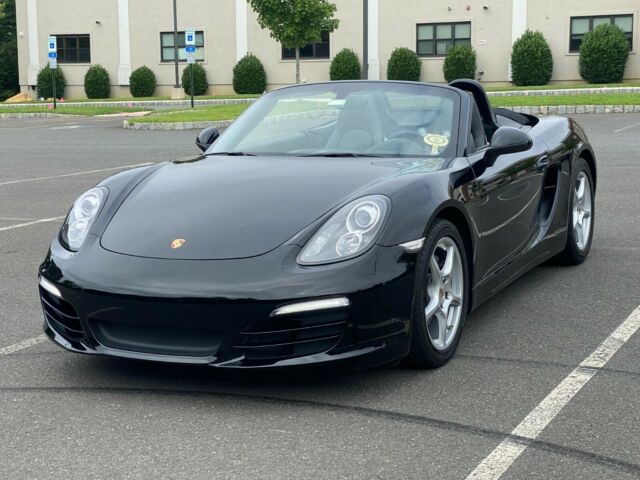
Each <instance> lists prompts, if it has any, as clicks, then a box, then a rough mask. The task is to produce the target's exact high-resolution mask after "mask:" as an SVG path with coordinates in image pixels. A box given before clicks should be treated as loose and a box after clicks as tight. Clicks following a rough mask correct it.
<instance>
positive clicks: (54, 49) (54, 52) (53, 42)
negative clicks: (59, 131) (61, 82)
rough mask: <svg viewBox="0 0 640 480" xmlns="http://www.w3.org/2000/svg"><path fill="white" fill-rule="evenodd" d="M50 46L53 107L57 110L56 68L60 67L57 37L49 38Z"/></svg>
mask: <svg viewBox="0 0 640 480" xmlns="http://www.w3.org/2000/svg"><path fill="white" fill-rule="evenodd" d="M47 43H48V47H49V69H50V70H51V79H52V84H53V109H54V110H55V109H56V108H57V107H58V106H57V102H56V97H57V96H58V95H57V92H56V73H57V72H56V70H57V68H58V46H57V45H58V41H57V39H56V37H54V36H51V37H49V40H48V42H47Z"/></svg>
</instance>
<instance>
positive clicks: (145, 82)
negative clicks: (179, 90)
mask: <svg viewBox="0 0 640 480" xmlns="http://www.w3.org/2000/svg"><path fill="white" fill-rule="evenodd" d="M157 85H158V81H157V80H156V74H155V73H153V70H151V69H150V68H149V67H146V66H142V67H139V68H136V69H135V70H134V71H133V72H132V73H131V76H130V77H129V90H130V91H131V95H133V96H134V97H136V98H138V97H153V93H154V92H155V91H156V86H157Z"/></svg>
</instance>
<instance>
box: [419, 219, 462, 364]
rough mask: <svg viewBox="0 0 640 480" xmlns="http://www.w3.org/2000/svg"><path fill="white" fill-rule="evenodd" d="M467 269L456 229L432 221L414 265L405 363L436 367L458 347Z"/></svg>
mask: <svg viewBox="0 0 640 480" xmlns="http://www.w3.org/2000/svg"><path fill="white" fill-rule="evenodd" d="M468 291H469V268H468V264H467V257H466V251H465V248H464V242H463V240H462V237H461V236H460V232H458V229H457V228H456V227H455V225H453V224H452V223H451V222H448V221H446V220H441V219H437V220H436V221H434V222H433V224H432V225H431V227H430V228H429V230H428V231H427V235H426V236H425V243H424V247H423V249H422V251H421V252H420V254H419V256H418V260H417V265H416V282H415V292H414V300H413V315H412V337H411V351H410V353H409V356H408V359H407V360H408V363H409V364H411V365H413V366H416V367H420V368H437V367H440V366H442V365H444V364H445V363H447V362H448V361H449V359H451V357H452V356H453V354H454V353H455V351H456V348H457V347H458V342H459V341H460V335H461V333H462V328H463V326H464V321H465V318H466V314H467V307H468Z"/></svg>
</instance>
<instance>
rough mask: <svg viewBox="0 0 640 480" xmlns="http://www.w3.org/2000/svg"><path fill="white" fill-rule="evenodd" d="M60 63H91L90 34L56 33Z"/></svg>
mask: <svg viewBox="0 0 640 480" xmlns="http://www.w3.org/2000/svg"><path fill="white" fill-rule="evenodd" d="M55 37H56V41H57V44H58V45H57V46H58V63H91V41H90V40H89V35H55Z"/></svg>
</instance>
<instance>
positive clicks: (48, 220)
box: [0, 216, 65, 232]
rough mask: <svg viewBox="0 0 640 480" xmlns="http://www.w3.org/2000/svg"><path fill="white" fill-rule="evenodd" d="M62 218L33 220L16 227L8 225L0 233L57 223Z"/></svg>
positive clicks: (62, 218) (0, 229)
mask: <svg viewBox="0 0 640 480" xmlns="http://www.w3.org/2000/svg"><path fill="white" fill-rule="evenodd" d="M64 218H65V217H64V216H62V217H52V218H42V219H40V220H34V221H32V222H26V223H18V224H17V225H10V226H8V227H2V228H0V232H5V231H7V230H15V229H16V228H22V227H30V226H31V225H37V224H38V223H47V222H57V221H59V220H64Z"/></svg>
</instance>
